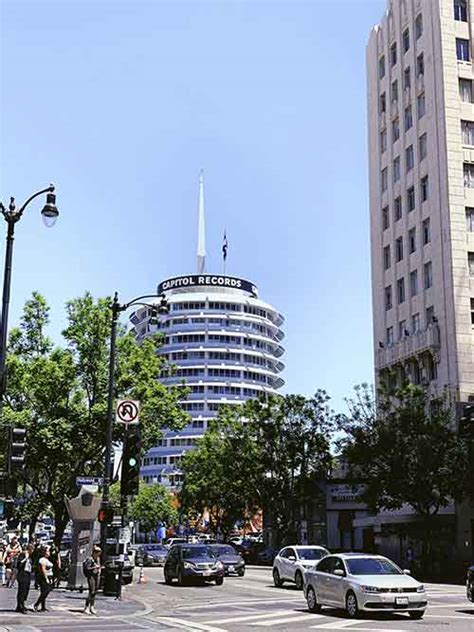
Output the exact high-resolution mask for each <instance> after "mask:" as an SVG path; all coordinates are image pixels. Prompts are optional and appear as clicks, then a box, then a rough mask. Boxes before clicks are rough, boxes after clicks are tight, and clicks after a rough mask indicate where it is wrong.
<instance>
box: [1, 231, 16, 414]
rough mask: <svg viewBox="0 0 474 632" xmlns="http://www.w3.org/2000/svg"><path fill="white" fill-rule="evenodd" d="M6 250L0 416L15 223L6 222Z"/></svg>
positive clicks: (4, 387) (4, 375) (4, 376)
mask: <svg viewBox="0 0 474 632" xmlns="http://www.w3.org/2000/svg"><path fill="white" fill-rule="evenodd" d="M7 222H8V231H7V248H6V253H5V270H4V276H3V298H2V322H1V331H0V416H1V412H2V407H3V397H4V395H5V391H6V386H7V375H6V371H5V365H6V359H7V337H8V311H9V307H10V286H11V280H12V258H13V240H14V233H15V222H14V221H11V220H7Z"/></svg>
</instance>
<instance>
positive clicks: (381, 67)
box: [379, 55, 385, 79]
mask: <svg viewBox="0 0 474 632" xmlns="http://www.w3.org/2000/svg"><path fill="white" fill-rule="evenodd" d="M384 77H385V57H384V56H383V55H382V56H381V57H380V58H379V79H383V78H384Z"/></svg>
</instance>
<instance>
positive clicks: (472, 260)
mask: <svg viewBox="0 0 474 632" xmlns="http://www.w3.org/2000/svg"><path fill="white" fill-rule="evenodd" d="M467 264H468V267H469V276H470V277H474V252H468V253H467Z"/></svg>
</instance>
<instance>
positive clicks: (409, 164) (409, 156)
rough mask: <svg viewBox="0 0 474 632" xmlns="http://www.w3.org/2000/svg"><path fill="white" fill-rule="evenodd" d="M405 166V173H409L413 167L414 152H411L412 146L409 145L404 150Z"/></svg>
mask: <svg viewBox="0 0 474 632" xmlns="http://www.w3.org/2000/svg"><path fill="white" fill-rule="evenodd" d="M405 165H406V170H407V171H411V170H412V169H413V167H414V166H415V152H414V151H413V145H410V146H409V147H407V148H406V150H405Z"/></svg>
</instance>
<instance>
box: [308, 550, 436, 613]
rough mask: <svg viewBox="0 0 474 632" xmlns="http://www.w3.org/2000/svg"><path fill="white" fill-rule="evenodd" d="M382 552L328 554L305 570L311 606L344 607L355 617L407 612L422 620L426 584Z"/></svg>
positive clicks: (316, 607)
mask: <svg viewBox="0 0 474 632" xmlns="http://www.w3.org/2000/svg"><path fill="white" fill-rule="evenodd" d="M409 573H410V571H402V570H401V569H400V568H399V567H398V566H397V565H396V564H395V563H394V562H392V561H391V560H389V559H388V558H386V557H383V556H382V555H366V554H364V553H339V554H337V555H328V556H327V557H325V558H324V559H322V560H321V561H320V562H319V563H318V564H317V565H316V567H315V568H312V569H309V570H307V571H306V573H305V587H304V591H305V597H306V601H307V603H308V608H309V609H310V610H311V611H312V612H319V611H320V610H321V607H322V606H330V607H333V608H334V607H336V608H344V609H345V611H346V613H347V615H348V616H349V617H351V618H356V617H357V616H358V615H359V613H360V612H362V611H366V612H408V614H409V615H410V617H411V618H412V619H421V618H422V617H423V615H424V614H425V610H426V607H427V605H428V599H427V596H426V591H425V587H424V586H423V584H420V582H418V581H416V579H414V578H413V577H411V576H410V574H409Z"/></svg>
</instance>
